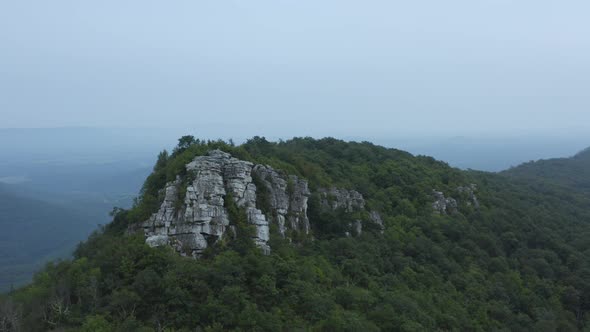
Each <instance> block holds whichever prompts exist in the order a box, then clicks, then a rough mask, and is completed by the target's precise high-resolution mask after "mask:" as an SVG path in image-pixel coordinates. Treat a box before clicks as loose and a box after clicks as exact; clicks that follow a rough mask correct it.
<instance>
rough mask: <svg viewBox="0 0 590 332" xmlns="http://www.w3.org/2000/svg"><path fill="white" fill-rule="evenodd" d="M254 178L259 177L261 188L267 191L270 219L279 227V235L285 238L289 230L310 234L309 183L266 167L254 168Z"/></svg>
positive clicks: (258, 166)
mask: <svg viewBox="0 0 590 332" xmlns="http://www.w3.org/2000/svg"><path fill="white" fill-rule="evenodd" d="M253 172H254V176H256V177H257V180H258V181H259V184H261V185H262V186H264V188H260V189H261V191H262V190H264V191H265V194H266V195H265V197H266V199H267V200H268V201H267V202H266V203H268V205H269V206H268V207H267V208H268V209H269V210H270V212H271V213H270V215H269V218H270V219H271V220H272V221H274V222H276V223H277V225H278V229H279V233H280V234H281V235H282V236H285V232H286V230H287V226H289V228H291V229H294V230H298V231H301V232H303V233H305V234H308V233H309V230H310V226H309V219H308V218H307V201H308V200H309V196H310V192H309V188H308V186H307V181H305V180H303V179H299V178H298V177H297V176H294V175H290V176H288V177H285V176H282V175H280V174H279V173H278V172H277V171H275V170H274V169H273V168H271V167H269V166H265V165H256V166H254V170H253Z"/></svg>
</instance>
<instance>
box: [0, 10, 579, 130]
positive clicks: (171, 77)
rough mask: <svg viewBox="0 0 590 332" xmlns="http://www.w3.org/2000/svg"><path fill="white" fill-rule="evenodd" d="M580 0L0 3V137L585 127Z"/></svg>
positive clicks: (561, 128)
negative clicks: (10, 133)
mask: <svg viewBox="0 0 590 332" xmlns="http://www.w3.org/2000/svg"><path fill="white" fill-rule="evenodd" d="M589 15H590V2H589V1H587V0H580V1H568V0H564V1H554V0H552V1H543V0H512V1H508V0H489V1H488V0H477V1H474V0H465V1H455V0H446V1H439V0H431V1H423V0H417V1H393V0H387V1H385V0H384V1H372V0H362V1H360V0H357V1H346V0H313V1H312V0H291V1H287V0H265V1H262V0H242V1H235V0H234V1H222V0H211V1H204V0H200V1H197V0H190V1H189V0H186V1H181V0H175V1H148V0H136V1H130V0H124V1H122V0H116V1H114V0H101V1H80V0H71V1H63V0H52V1H44V0H43V1H42V0H39V1H28V0H18V1H0V115H1V120H0V127H55V126H103V127H112V126H119V127H126V126H131V127H182V128H200V127H208V128H209V129H210V130H215V129H216V128H219V130H220V131H223V134H220V136H222V135H223V137H226V136H228V134H227V132H228V131H230V132H231V131H235V132H239V133H241V134H248V135H252V134H260V135H285V136H292V135H322V136H323V135H367V134H373V135H375V134H388V133H400V132H401V133H405V132H414V133H424V132H442V133H452V134H455V133H456V134H469V133H478V132H497V131H499V132H505V131H507V132H510V131H514V132H516V131H519V130H522V129H527V128H528V129H532V130H541V131H542V130H547V129H559V130H563V129H568V130H569V129H570V128H577V130H583V129H588V128H590V125H589V124H590V20H589V19H588V17H589Z"/></svg>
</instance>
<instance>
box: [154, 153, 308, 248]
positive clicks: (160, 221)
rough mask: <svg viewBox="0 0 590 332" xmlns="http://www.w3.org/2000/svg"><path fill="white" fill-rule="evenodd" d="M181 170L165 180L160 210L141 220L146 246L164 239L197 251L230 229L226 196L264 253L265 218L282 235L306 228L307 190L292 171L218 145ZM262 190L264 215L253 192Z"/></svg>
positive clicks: (180, 246)
mask: <svg viewBox="0 0 590 332" xmlns="http://www.w3.org/2000/svg"><path fill="white" fill-rule="evenodd" d="M186 171H187V176H186V178H185V179H181V178H177V179H176V181H173V182H170V183H168V184H167V185H166V188H165V189H164V200H163V202H162V204H161V206H160V209H159V210H158V212H156V213H154V214H153V215H152V216H151V218H150V219H149V220H147V221H146V222H144V223H143V224H142V228H143V231H144V233H145V235H146V243H147V244H149V245H150V246H161V245H166V244H168V245H171V246H173V247H174V248H175V249H176V250H177V251H179V252H180V253H182V254H185V255H192V256H195V257H196V256H199V254H200V253H201V252H202V251H203V250H205V249H206V248H207V247H208V246H210V245H211V244H213V243H215V242H216V241H218V240H219V239H220V238H221V237H222V236H224V234H226V232H227V231H228V230H230V231H231V230H232V227H233V226H232V221H231V220H230V218H229V214H228V211H227V208H226V206H227V204H228V202H227V200H228V199H231V200H233V203H235V204H236V206H237V207H239V208H241V209H243V211H245V213H246V217H247V220H248V223H250V224H252V225H254V226H255V229H256V233H255V235H254V237H253V240H254V242H255V243H256V245H258V246H259V247H260V248H261V249H262V250H263V252H265V253H269V252H270V247H269V245H268V240H269V237H270V235H269V223H270V222H275V223H276V224H277V225H278V229H279V232H280V233H281V234H282V235H283V236H285V234H286V231H287V229H293V230H298V231H300V232H303V233H305V234H308V233H309V231H310V225H309V219H308V217H307V201H308V199H309V196H310V192H309V189H308V186H307V181H305V180H303V179H300V178H298V177H297V176H285V175H282V174H279V173H278V172H277V171H275V170H274V169H273V168H271V167H270V166H265V165H254V164H253V163H251V162H248V161H244V160H239V159H236V158H233V157H232V156H231V155H229V154H228V153H225V152H222V151H219V150H215V151H211V152H209V154H208V155H206V156H199V157H196V158H195V159H194V160H193V161H192V162H190V163H189V164H187V165H186ZM187 179H190V180H189V181H187ZM255 180H256V181H255ZM256 184H258V185H259V186H261V187H260V188H257V185H256ZM182 192H185V193H186V194H185V195H184V197H181V196H182V195H181V193H182ZM263 193H264V196H265V197H266V198H267V199H268V205H269V206H267V207H264V208H265V212H266V214H265V213H263V212H262V210H261V209H260V208H261V207H258V206H257V201H259V197H258V195H262V194H263ZM181 199H182V201H179V200H181ZM234 233H235V232H230V235H232V234H234Z"/></svg>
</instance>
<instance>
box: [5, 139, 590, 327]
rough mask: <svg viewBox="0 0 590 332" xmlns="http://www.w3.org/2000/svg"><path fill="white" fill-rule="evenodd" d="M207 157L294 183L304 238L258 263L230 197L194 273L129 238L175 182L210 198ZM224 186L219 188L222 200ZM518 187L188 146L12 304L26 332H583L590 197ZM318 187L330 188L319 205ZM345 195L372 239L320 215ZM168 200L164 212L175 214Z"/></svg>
mask: <svg viewBox="0 0 590 332" xmlns="http://www.w3.org/2000/svg"><path fill="white" fill-rule="evenodd" d="M216 149H219V150H222V151H225V153H229V154H231V155H232V157H234V158H236V159H239V160H242V161H247V162H250V163H252V165H254V164H261V165H269V167H272V168H273V169H274V170H275V171H276V172H277V173H278V174H281V175H282V176H283V175H285V176H287V178H288V176H289V175H294V176H297V177H298V178H301V179H306V180H307V181H308V186H309V189H310V192H311V197H310V198H309V203H310V204H309V209H308V218H309V222H310V228H311V231H310V234H312V235H313V236H311V237H310V236H305V235H304V234H301V233H291V234H288V236H285V237H283V236H281V234H280V230H279V228H278V227H275V226H278V223H276V222H271V223H270V224H269V240H268V244H269V246H270V247H271V248H272V250H271V251H270V252H269V253H267V254H266V255H265V254H263V251H261V250H260V247H257V246H256V245H255V241H254V240H253V235H254V234H255V233H254V232H256V229H255V227H252V226H253V225H252V223H250V222H249V221H248V220H249V219H248V215H247V209H245V207H246V206H247V205H242V206H240V205H239V204H237V202H239V201H240V198H239V197H237V198H238V199H237V200H234V199H233V197H232V199H229V200H227V203H226V202H225V200H224V203H223V208H224V209H226V211H227V215H228V219H229V221H230V223H233V225H234V226H236V227H235V232H231V233H234V235H232V236H222V237H220V239H218V240H217V241H214V242H213V243H211V245H208V246H207V248H206V249H205V250H203V251H202V252H200V253H199V258H198V259H196V260H195V259H193V258H187V257H182V255H179V253H178V250H175V249H173V246H172V247H170V246H167V245H164V246H158V247H154V248H151V247H150V246H148V245H147V244H146V236H145V234H144V233H142V232H140V233H139V234H137V233H136V232H129V230H130V229H133V228H134V227H137V225H141V224H142V223H144V222H145V221H146V220H149V219H150V218H151V217H152V216H153V214H154V213H158V211H159V210H160V209H161V208H162V202H165V200H166V193H167V191H164V190H162V189H163V188H166V187H167V184H170V183H171V182H174V181H177V180H178V181H180V182H182V181H185V180H183V179H189V180H190V181H186V182H185V184H186V185H187V186H186V187H185V186H184V185H183V186H180V187H178V188H179V190H176V192H172V191H170V193H169V194H170V196H176V197H182V196H183V195H184V198H185V199H184V200H181V201H182V202H185V203H186V202H189V203H190V201H195V202H202V201H200V199H199V197H201V196H199V195H200V194H197V193H206V192H207V190H204V191H199V190H196V191H194V193H195V195H196V196H195V197H196V198H197V199H196V200H194V199H193V198H194V197H193V198H190V197H189V196H190V195H191V194H190V193H191V192H193V191H189V190H188V188H189V187H190V186H193V187H195V188H198V187H199V176H201V175H203V174H204V173H200V174H197V175H196V177H195V178H192V177H191V175H190V168H189V169H187V167H186V165H187V164H190V163H191V162H193V161H195V159H196V158H199V157H200V156H206V155H207V154H208V153H209V151H214V150H216ZM198 160H201V161H206V160H207V159H198ZM199 170H200V171H205V169H202V168H199ZM207 176H209V175H207ZM230 178H231V177H222V178H221V179H220V180H221V183H222V185H221V186H220V187H219V188H226V189H224V190H227V188H230V189H231V188H233V187H232V185H229V184H227V183H225V182H228V181H230V180H231V179H230ZM253 182H254V180H253ZM269 182H270V181H269ZM520 182H521V181H520V180H519V181H514V178H513V175H507V174H503V173H500V174H493V173H486V172H477V171H460V170H458V169H454V168H451V167H450V166H448V165H447V164H445V163H443V162H439V161H436V160H434V159H433V158H430V157H425V156H416V157H415V156H412V155H411V154H409V153H407V152H403V151H399V150H395V149H386V148H383V147H379V146H375V145H373V144H371V143H368V142H364V143H354V142H343V141H339V140H336V139H331V138H326V139H321V140H314V139H311V138H295V139H292V140H289V141H284V142H276V143H272V142H268V141H266V140H265V139H264V138H261V137H254V138H252V139H250V140H248V141H247V142H246V143H244V144H242V145H238V146H236V145H233V144H232V143H231V142H223V141H200V140H196V139H194V138H193V137H191V136H185V137H183V138H181V139H180V140H179V145H178V146H177V147H176V148H175V150H174V151H173V152H172V153H170V154H169V153H168V152H162V153H160V155H159V156H158V160H157V161H156V163H155V166H154V171H153V173H152V174H151V175H150V176H149V177H148V178H147V179H146V181H145V183H144V186H143V188H142V191H141V197H140V198H139V199H138V200H137V202H136V204H135V206H134V207H133V208H132V209H129V210H123V209H119V210H116V211H115V213H114V218H113V222H112V223H110V224H108V225H106V226H105V228H104V230H102V231H101V232H97V233H95V234H94V235H92V236H91V237H90V238H89V239H88V241H87V242H85V243H83V244H81V245H80V246H79V248H78V250H77V251H76V253H75V257H74V259H73V260H72V261H65V262H61V263H56V264H52V265H50V266H48V267H47V268H46V269H45V270H44V271H42V272H41V273H39V274H38V275H37V276H36V277H35V281H34V282H33V283H32V284H31V285H29V286H27V287H25V288H23V289H20V290H17V291H16V292H15V293H14V295H13V296H12V297H11V299H10V301H16V303H18V305H19V306H17V307H14V310H20V314H19V315H20V316H19V317H22V320H21V321H20V322H19V324H20V325H19V326H22V327H23V328H24V329H26V330H30V331H36V330H42V329H47V328H56V327H59V328H63V329H66V330H67V329H72V330H76V329H82V330H84V329H86V330H92V329H90V328H91V327H92V328H93V329H94V330H97V326H98V327H101V328H103V329H104V330H108V331H124V330H133V329H135V330H139V329H142V330H145V331H155V330H161V329H163V328H167V329H169V330H174V331H188V330H194V329H203V330H206V331H221V330H235V331H239V330H242V331H243V330H261V331H276V330H286V329H302V330H317V331H334V330H342V331H359V330H367V331H389V330H399V331H423V330H473V331H485V330H494V329H508V330H523V331H527V330H530V331H533V330H568V331H576V330H583V329H584V328H585V327H587V326H588V323H589V318H590V317H589V316H588V312H590V283H589V281H588V280H587V278H585V277H584V276H585V275H586V273H587V272H588V271H590V261H589V258H588V255H586V252H587V250H589V248H590V243H589V242H588V236H589V235H590V211H589V210H588V209H587V207H588V206H590V205H589V202H590V198H589V197H588V196H587V195H584V194H583V193H581V192H579V191H577V190H567V188H565V189H564V186H556V185H553V184H551V183H547V184H546V185H545V186H544V187H543V190H538V188H536V187H532V186H531V185H529V184H521V183H520ZM525 182H526V181H525ZM191 183H192V184H191ZM248 183H249V182H248ZM258 183H260V182H258ZM271 185H272V184H271ZM205 187H207V186H205ZM263 187H265V186H263V185H260V186H257V189H259V190H260V189H261V188H263ZM182 188H187V191H186V193H182V191H183V190H182ZM323 188H339V189H338V190H331V189H329V190H328V192H326V194H325V196H322V190H324V189H323ZM351 191H356V192H358V193H359V194H361V195H362V197H363V201H364V207H365V208H366V210H365V211H364V212H366V213H369V211H372V210H374V211H378V212H379V214H380V217H381V219H382V222H383V228H382V229H381V228H379V227H375V228H371V227H369V226H370V225H372V224H371V223H364V224H362V226H363V230H362V232H354V230H355V227H352V228H351V224H352V225H354V222H355V220H356V218H358V217H359V214H357V212H359V211H355V209H352V210H353V212H352V213H349V212H347V211H346V208H336V209H325V208H322V206H325V205H328V206H334V202H336V204H335V206H342V204H340V203H339V199H338V197H337V196H338V195H342V196H343V197H350V199H352V197H354V196H355V195H354V194H351ZM256 193H257V194H256V198H255V199H254V201H252V200H250V202H251V203H250V204H254V205H255V206H250V207H251V208H257V209H259V210H260V211H263V210H266V211H267V212H268V211H269V210H268V209H266V208H264V209H263V206H264V205H266V204H264V202H266V203H268V202H269V200H268V199H269V196H266V199H265V198H264V195H263V194H262V193H263V191H262V190H261V191H256ZM339 193H342V194H339ZM179 195H180V196H179ZM330 196H336V197H332V198H330V199H328V197H330ZM187 197H189V198H188V200H187ZM202 197H210V198H211V197H215V195H209V196H207V195H203V196H202ZM226 197H227V195H226ZM270 197H272V195H270ZM322 197H324V198H325V201H324V203H322ZM216 199H217V198H216ZM348 199H349V198H346V199H344V200H343V202H345V203H350V202H352V201H350V200H348ZM170 201H171V202H170V204H169V205H167V206H168V207H169V208H170V209H171V211H173V214H174V211H176V210H178V211H184V212H186V206H184V205H176V204H175V203H174V202H172V200H170ZM234 203H236V204H234ZM183 206H184V207H183ZM187 206H190V204H189V205H187ZM218 206H220V207H221V205H218ZM344 206H347V204H344ZM344 206H343V207H344ZM183 209H184V210H183ZM360 212H363V211H360ZM364 212H363V213H360V215H361V217H362V214H364ZM275 217H276V216H275ZM269 219H270V218H269ZM361 220H362V218H361ZM172 221H175V222H177V221H179V219H175V220H170V222H171V225H172ZM164 222H165V221H164ZM271 225H275V226H272V227H271ZM365 226H367V227H366V228H365ZM165 227H171V226H165ZM350 231H353V232H350ZM167 232H168V231H167ZM347 232H349V234H347ZM353 233H360V234H353ZM148 235H149V234H148ZM148 238H149V237H148ZM187 256H190V255H187ZM6 303H7V302H5V307H7V308H13V307H10V306H8V304H6ZM12 303H14V302H12ZM18 308H20V309H18ZM66 309H67V310H66ZM66 312H67V313H66ZM38 313H44V314H43V315H39V314H38Z"/></svg>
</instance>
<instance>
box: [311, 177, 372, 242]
mask: <svg viewBox="0 0 590 332" xmlns="http://www.w3.org/2000/svg"><path fill="white" fill-rule="evenodd" d="M318 192H319V196H320V208H321V209H322V210H324V211H326V210H331V211H336V210H339V209H343V210H344V211H345V212H346V213H353V212H358V211H365V207H366V202H365V198H364V197H363V195H362V194H361V193H359V192H358V191H356V190H346V189H342V188H336V187H332V188H329V189H327V188H320V189H319V190H318ZM368 220H369V221H370V222H372V223H374V224H376V225H377V226H378V227H379V228H380V229H381V231H383V220H382V219H381V215H380V214H379V213H378V212H377V211H369V215H368ZM349 227H350V228H351V229H352V230H353V231H354V232H355V233H356V235H360V234H361V233H362V230H363V228H362V222H361V220H360V219H359V220H355V221H354V222H353V223H351V224H350V225H349ZM346 235H350V233H348V234H346Z"/></svg>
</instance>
